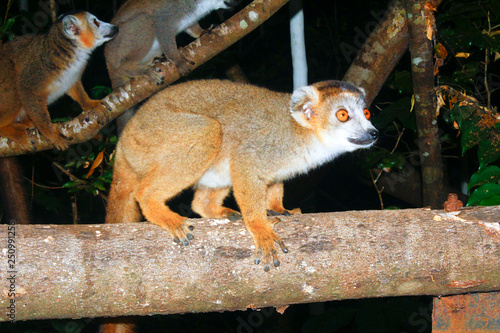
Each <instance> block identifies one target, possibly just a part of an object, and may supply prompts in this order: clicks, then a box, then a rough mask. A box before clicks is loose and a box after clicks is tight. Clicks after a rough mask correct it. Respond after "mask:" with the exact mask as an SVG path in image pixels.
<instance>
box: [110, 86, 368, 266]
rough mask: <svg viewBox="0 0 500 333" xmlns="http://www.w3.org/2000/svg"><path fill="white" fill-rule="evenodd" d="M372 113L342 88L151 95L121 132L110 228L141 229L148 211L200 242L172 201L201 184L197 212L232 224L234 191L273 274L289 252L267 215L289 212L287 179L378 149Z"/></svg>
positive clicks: (179, 236)
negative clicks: (136, 224)
mask: <svg viewBox="0 0 500 333" xmlns="http://www.w3.org/2000/svg"><path fill="white" fill-rule="evenodd" d="M364 108H365V102H364V98H363V93H362V92H361V91H360V90H359V89H357V88H356V87H353V86H351V85H347V84H345V83H339V82H338V81H329V82H326V83H325V82H323V83H318V84H316V85H313V86H309V87H306V88H303V89H298V90H297V91H296V92H294V94H293V95H290V94H285V93H277V92H273V91H269V90H267V89H263V88H259V87H255V86H252V85H247V84H239V83H232V82H229V81H218V80H207V81H192V82H187V83H184V84H179V85H175V86H172V87H169V88H167V89H165V90H163V91H161V92H159V93H158V94H156V95H155V96H153V97H151V98H150V99H149V100H148V101H147V102H146V103H145V104H144V105H143V106H142V107H141V108H140V109H139V110H138V111H137V114H136V115H135V116H134V117H133V118H132V119H131V120H130V121H129V123H128V125H127V127H126V128H125V129H124V131H123V133H122V136H121V138H120V140H119V142H118V145H117V150H116V155H115V167H114V168H115V169H114V175H113V183H112V186H111V191H110V195H109V203H108V212H107V217H106V222H107V223H123V222H133V221H139V220H140V216H141V212H142V215H144V217H145V218H146V220H148V221H150V222H151V223H154V224H157V225H159V226H161V227H162V228H163V229H165V230H167V231H168V232H169V233H170V234H171V235H172V236H173V237H174V239H176V240H179V241H182V243H183V244H184V245H187V244H189V241H190V240H191V239H192V235H191V234H190V232H189V229H188V226H187V225H186V223H185V220H186V219H185V218H184V217H182V216H180V215H178V214H177V213H175V212H173V211H171V210H170V209H169V207H168V206H167V205H166V204H165V202H166V201H168V200H169V199H171V198H172V197H174V196H175V195H177V194H178V193H179V192H181V191H182V190H183V189H185V188H189V187H192V186H194V187H195V188H196V192H195V196H194V200H193V204H192V207H193V209H194V211H195V212H197V213H198V214H200V215H201V216H203V217H215V218H220V217H230V218H232V217H234V216H235V215H238V213H237V212H235V211H233V210H231V209H228V208H226V207H223V205H222V203H223V200H224V198H225V196H226V195H227V194H228V193H229V191H230V189H231V188H232V189H233V191H234V196H235V198H236V201H237V203H238V206H239V208H240V210H241V215H242V216H243V219H244V221H245V225H246V227H247V229H248V230H249V232H250V234H251V235H252V236H253V238H254V243H255V247H256V250H257V252H258V256H259V257H262V258H263V259H264V262H265V264H266V266H265V267H266V269H269V266H268V265H269V263H271V262H272V263H274V265H275V266H277V265H279V261H278V260H277V255H276V252H277V251H276V248H275V243H277V244H278V245H280V247H281V249H282V250H283V251H284V252H286V251H287V250H286V248H285V246H284V244H283V242H282V241H281V239H280V238H279V237H278V235H277V234H276V233H275V232H274V230H273V227H272V224H271V223H270V222H269V221H268V219H267V212H268V211H271V212H274V213H280V214H286V213H289V211H287V210H286V209H285V208H284V207H283V203H282V200H283V181H284V180H286V179H288V178H291V177H293V176H294V175H296V174H297V173H301V172H306V171H308V170H309V169H310V168H312V167H315V166H317V165H319V164H321V163H324V162H326V161H328V160H330V159H332V158H333V157H335V156H337V155H339V154H340V153H343V152H346V151H352V150H355V149H357V148H361V147H368V146H370V145H371V144H373V142H374V141H375V139H376V135H377V131H376V130H375V128H373V126H372V125H371V124H370V122H369V121H368V120H367V119H366V118H365V116H364ZM344 109H345V110H347V111H348V112H349V115H350V120H349V121H345V122H341V121H340V120H338V119H337V118H336V113H337V111H338V110H344ZM356 140H357V141H356ZM353 141H356V143H353ZM293 212H298V211H293ZM293 212H292V213H293ZM257 261H259V260H257Z"/></svg>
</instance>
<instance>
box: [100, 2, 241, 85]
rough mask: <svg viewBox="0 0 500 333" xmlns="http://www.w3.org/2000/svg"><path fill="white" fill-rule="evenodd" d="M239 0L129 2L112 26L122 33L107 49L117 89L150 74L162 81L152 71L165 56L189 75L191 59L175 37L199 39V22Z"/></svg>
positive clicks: (111, 75) (112, 78) (113, 83)
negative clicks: (181, 50) (188, 58)
mask: <svg viewBox="0 0 500 333" xmlns="http://www.w3.org/2000/svg"><path fill="white" fill-rule="evenodd" d="M233 2H237V1H236V0H128V1H127V2H125V3H124V4H123V6H121V8H120V9H119V10H118V12H117V13H116V15H115V17H114V18H113V20H112V21H111V23H113V24H116V25H118V26H119V27H120V33H119V34H118V36H116V38H115V39H114V40H113V41H112V42H110V43H108V44H107V45H106V47H105V56H106V64H107V67H108V72H109V76H110V78H111V82H112V85H113V88H117V87H119V86H122V85H123V84H125V83H126V82H127V81H129V80H130V79H132V78H135V77H139V76H143V75H147V76H149V77H151V78H152V79H154V80H160V78H159V77H158V74H157V73H156V72H155V71H154V70H153V69H152V68H150V66H151V65H152V63H153V59H154V58H155V57H159V56H161V55H162V53H163V54H164V55H165V57H167V58H168V59H169V60H170V61H172V62H173V63H174V64H175V66H177V68H178V69H179V72H180V74H181V75H186V74H187V73H189V71H190V68H189V66H188V63H189V60H187V59H186V58H184V57H183V56H182V54H181V53H180V52H179V50H178V48H177V43H176V41H175V36H176V35H177V34H178V33H180V32H182V31H186V32H187V33H189V34H190V35H191V36H193V37H195V38H198V37H199V36H200V35H201V33H202V32H203V29H201V27H200V26H199V24H198V22H197V21H198V20H199V19H201V18H202V17H204V16H206V15H207V14H208V13H210V12H211V11H213V10H217V9H224V8H229V7H230V6H231V5H232V4H233Z"/></svg>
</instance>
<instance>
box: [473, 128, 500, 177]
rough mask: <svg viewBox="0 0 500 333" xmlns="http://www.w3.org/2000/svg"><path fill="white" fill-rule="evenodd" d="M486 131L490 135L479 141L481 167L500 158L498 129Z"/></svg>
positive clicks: (478, 151)
mask: <svg viewBox="0 0 500 333" xmlns="http://www.w3.org/2000/svg"><path fill="white" fill-rule="evenodd" d="M484 132H487V133H488V134H489V135H488V137H487V138H486V139H485V140H482V141H481V142H480V143H479V147H478V149H477V155H478V158H479V167H480V168H482V167H484V166H485V165H487V164H490V163H492V162H494V161H496V160H498V159H500V133H498V132H497V131H496V129H489V130H484Z"/></svg>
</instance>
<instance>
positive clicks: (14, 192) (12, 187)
mask: <svg viewBox="0 0 500 333" xmlns="http://www.w3.org/2000/svg"><path fill="white" fill-rule="evenodd" d="M0 196H1V197H2V207H3V211H4V212H5V217H6V221H8V222H9V223H10V221H14V223H16V224H29V223H30V213H29V205H28V199H27V195H26V191H25V189H24V187H23V178H22V171H21V166H20V165H19V160H18V158H17V157H4V158H0Z"/></svg>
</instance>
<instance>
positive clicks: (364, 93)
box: [358, 86, 366, 98]
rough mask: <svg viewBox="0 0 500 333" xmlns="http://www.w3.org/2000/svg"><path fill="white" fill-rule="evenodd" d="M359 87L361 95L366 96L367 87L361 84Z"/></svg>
mask: <svg viewBox="0 0 500 333" xmlns="http://www.w3.org/2000/svg"><path fill="white" fill-rule="evenodd" d="M358 89H359V91H361V95H363V98H365V97H366V91H365V89H363V88H361V87H360V86H358Z"/></svg>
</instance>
